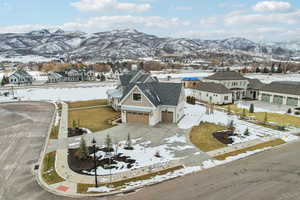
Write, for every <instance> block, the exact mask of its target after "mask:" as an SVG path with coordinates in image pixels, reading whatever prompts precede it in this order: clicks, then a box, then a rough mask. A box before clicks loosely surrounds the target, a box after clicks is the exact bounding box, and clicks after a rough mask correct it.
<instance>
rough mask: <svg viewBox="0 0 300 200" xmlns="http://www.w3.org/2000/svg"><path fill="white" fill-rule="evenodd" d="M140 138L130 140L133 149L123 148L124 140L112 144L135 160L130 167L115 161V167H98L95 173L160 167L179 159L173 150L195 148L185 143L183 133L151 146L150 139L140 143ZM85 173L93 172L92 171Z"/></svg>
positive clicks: (113, 172) (103, 173)
mask: <svg viewBox="0 0 300 200" xmlns="http://www.w3.org/2000/svg"><path fill="white" fill-rule="evenodd" d="M140 140H142V138H140V139H136V140H132V143H133V145H132V147H133V148H134V150H126V149H124V147H125V144H126V141H122V142H119V143H118V147H117V148H116V145H114V149H115V150H116V149H117V154H119V153H121V154H122V156H128V157H129V158H130V159H134V160H136V162H135V163H134V164H133V166H132V168H130V169H128V168H127V167H126V166H127V163H125V162H117V164H115V165H114V166H115V167H116V168H114V169H112V170H109V169H103V168H102V167H98V169H97V174H102V175H108V174H110V173H111V174H115V173H120V172H127V171H128V172H129V171H132V170H135V169H139V168H144V167H147V168H153V169H155V168H160V167H162V166H164V165H167V164H168V162H170V161H174V160H179V159H181V158H180V157H176V156H175V152H178V151H183V150H186V149H195V147H194V146H192V145H190V144H188V143H187V141H186V137H185V135H174V136H172V137H169V138H165V139H164V142H163V143H164V144H161V145H159V146H151V141H146V142H142V143H140V142H139V141H140ZM174 143H178V144H179V145H177V146H174ZM157 153H159V155H160V157H156V156H155V155H156V154H157ZM100 156H101V158H105V157H107V156H108V155H106V154H105V152H103V151H98V152H97V157H100ZM85 173H88V174H94V172H93V171H91V172H85Z"/></svg>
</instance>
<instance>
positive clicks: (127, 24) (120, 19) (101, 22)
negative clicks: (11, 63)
mask: <svg viewBox="0 0 300 200" xmlns="http://www.w3.org/2000/svg"><path fill="white" fill-rule="evenodd" d="M189 25H190V22H189V21H182V20H179V19H178V18H163V17H159V16H145V17H137V16H131V15H127V16H100V17H92V18H89V19H87V20H80V21H76V22H70V23H65V24H61V25H56V26H47V25H17V26H2V27H0V32H1V33H7V32H10V33H20V32H28V31H32V30H38V29H43V28H45V29H55V28H61V29H65V30H81V31H84V32H97V31H107V30H110V29H121V28H136V29H143V30H145V29H147V30H152V29H157V30H168V31H169V29H172V28H176V27H183V26H189Z"/></svg>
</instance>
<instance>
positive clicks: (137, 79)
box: [119, 71, 154, 87]
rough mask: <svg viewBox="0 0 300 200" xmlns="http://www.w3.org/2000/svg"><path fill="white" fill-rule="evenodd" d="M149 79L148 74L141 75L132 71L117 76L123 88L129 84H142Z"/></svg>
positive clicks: (141, 73) (140, 72)
mask: <svg viewBox="0 0 300 200" xmlns="http://www.w3.org/2000/svg"><path fill="white" fill-rule="evenodd" d="M149 77H151V75H150V74H146V73H143V72H142V71H132V72H129V73H125V74H123V75H120V76H119V78H120V82H121V85H122V86H123V87H127V86H128V85H129V84H131V83H144V82H145V81H146V80H147V79H148V78H149ZM153 80H154V79H153Z"/></svg>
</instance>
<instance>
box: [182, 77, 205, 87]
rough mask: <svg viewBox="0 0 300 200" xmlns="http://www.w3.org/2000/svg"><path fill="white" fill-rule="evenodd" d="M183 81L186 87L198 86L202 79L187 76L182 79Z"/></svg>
mask: <svg viewBox="0 0 300 200" xmlns="http://www.w3.org/2000/svg"><path fill="white" fill-rule="evenodd" d="M181 82H182V84H183V86H184V87H185V88H192V87H194V86H196V85H197V84H198V83H199V82H200V80H199V78H197V77H185V78H183V79H182V80H181Z"/></svg>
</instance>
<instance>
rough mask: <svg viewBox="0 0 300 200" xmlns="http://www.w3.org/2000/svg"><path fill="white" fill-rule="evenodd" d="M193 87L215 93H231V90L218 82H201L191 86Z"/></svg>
mask: <svg viewBox="0 0 300 200" xmlns="http://www.w3.org/2000/svg"><path fill="white" fill-rule="evenodd" d="M193 89H196V90H200V91H206V92H211V93H216V94H229V93H231V91H230V90H229V89H228V88H226V87H225V86H224V85H222V84H219V83H209V82H201V83H199V84H198V85H197V86H195V87H193Z"/></svg>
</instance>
